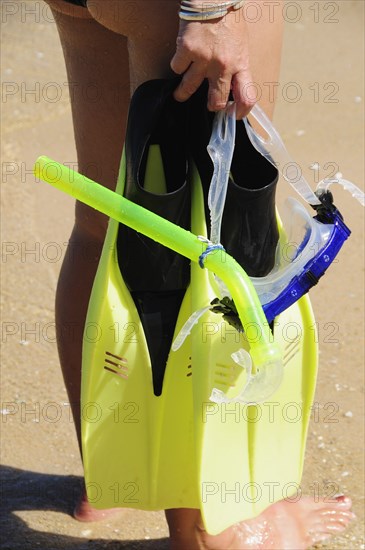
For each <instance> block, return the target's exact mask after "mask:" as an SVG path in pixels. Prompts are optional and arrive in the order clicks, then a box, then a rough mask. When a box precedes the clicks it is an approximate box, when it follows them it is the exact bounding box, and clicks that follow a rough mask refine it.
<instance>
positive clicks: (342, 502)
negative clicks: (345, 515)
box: [334, 495, 352, 510]
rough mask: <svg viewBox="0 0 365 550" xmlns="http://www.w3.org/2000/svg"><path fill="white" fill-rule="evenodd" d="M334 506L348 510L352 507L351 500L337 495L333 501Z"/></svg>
mask: <svg viewBox="0 0 365 550" xmlns="http://www.w3.org/2000/svg"><path fill="white" fill-rule="evenodd" d="M334 505H335V506H339V507H341V508H343V509H346V510H349V509H350V508H351V506H352V500H351V498H349V497H347V496H345V495H339V496H338V497H336V498H335V499H334Z"/></svg>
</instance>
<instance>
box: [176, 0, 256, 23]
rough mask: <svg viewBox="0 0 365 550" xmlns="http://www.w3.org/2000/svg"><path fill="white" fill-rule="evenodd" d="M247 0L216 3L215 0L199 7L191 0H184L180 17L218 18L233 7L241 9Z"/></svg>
mask: <svg viewBox="0 0 365 550" xmlns="http://www.w3.org/2000/svg"><path fill="white" fill-rule="evenodd" d="M244 1H245V0H229V1H228V2H221V3H219V4H215V3H213V2H204V3H202V4H201V5H200V6H199V7H198V6H197V4H195V3H194V2H192V1H191V0H182V1H181V4H180V10H179V17H180V19H184V20H185V21H205V20H207V19H217V18H219V17H224V16H225V15H227V13H228V12H229V10H230V9H231V8H232V9H233V10H234V11H236V10H239V9H240V8H241V7H242V6H243V4H244Z"/></svg>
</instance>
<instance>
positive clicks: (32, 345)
mask: <svg viewBox="0 0 365 550" xmlns="http://www.w3.org/2000/svg"><path fill="white" fill-rule="evenodd" d="M285 6H286V8H285V19H286V34H285V42H284V51H283V65H282V72H281V76H280V82H279V83H278V84H277V90H278V104H277V110H276V113H275V125H276V127H277V128H278V130H279V131H280V133H281V135H282V137H283V139H284V141H285V143H286V146H287V148H288V150H289V151H290V152H291V154H292V157H293V158H294V159H295V160H296V161H297V162H298V163H299V165H300V166H301V167H302V169H303V172H304V174H305V176H306V177H307V179H308V181H309V183H310V185H311V186H312V188H315V186H316V184H317V182H318V181H319V180H320V179H322V178H324V177H329V176H331V175H334V174H336V173H338V172H340V173H342V174H343V176H344V177H345V178H346V179H348V180H350V181H353V182H354V183H356V184H357V185H358V186H360V187H361V188H362V189H363V185H364V25H363V22H364V7H365V4H364V2H363V1H362V0H340V1H334V2H322V1H320V2H310V1H306V0H300V1H297V2H286V3H285ZM1 8H2V44H1V47H2V53H1V70H2V100H1V107H2V134H1V158H2V182H1V223H2V263H1V270H2V280H1V305H2V349H1V390H2V395H1V401H2V404H1V419H0V422H1V464H2V466H1V474H2V493H3V494H2V497H3V499H2V517H1V525H0V533H1V539H2V544H1V548H3V549H4V550H16V549H19V550H20V549H22V550H31V549H32V550H34V549H35V548H41V549H47V550H51V549H75V550H76V549H77V550H82V549H90V550H99V549H102V548H103V549H104V548H107V549H108V550H113V549H122V548H123V549H140V550H166V549H167V548H168V539H167V536H168V531H167V527H166V524H165V519H164V514H163V512H148V513H147V512H142V511H131V510H127V511H126V512H125V514H124V515H123V517H116V518H114V519H112V520H108V521H105V522H102V523H98V524H96V523H94V524H82V523H79V522H77V521H75V520H74V519H73V518H72V516H71V514H72V510H73V507H74V504H75V502H76V499H77V498H78V495H79V492H80V486H81V480H82V467H81V462H80V458H79V453H78V447H77V442H76V437H75V433H74V427H73V422H72V418H71V412H70V407H69V404H68V400H67V394H66V390H65V388H64V384H63V380H62V376H61V370H60V367H59V361H58V356H57V347H56V342H55V329H54V295H55V288H56V283H57V277H58V273H59V270H60V267H61V264H62V259H63V257H64V254H65V251H66V248H67V243H68V238H69V234H70V231H71V228H72V224H73V201H72V199H71V198H69V197H67V196H65V195H63V194H61V193H60V192H58V191H56V190H54V189H52V188H50V187H49V186H47V185H45V184H43V183H40V182H35V179H34V176H33V175H32V167H33V164H34V161H35V160H36V158H37V157H38V156H39V155H41V154H45V155H47V156H49V157H51V158H55V159H57V160H58V161H59V162H62V163H67V164H68V165H70V166H72V167H74V168H76V166H77V163H76V151H75V147H74V141H73V130H72V120H71V112H70V102H69V93H68V87H67V77H66V72H65V66H64V61H63V55H62V50H61V47H60V44H59V39H58V34H57V30H56V26H55V23H54V22H53V19H52V16H51V12H50V10H49V9H48V8H47V7H46V5H45V4H43V2H38V1H33V0H27V1H26V2H5V1H3V2H2V3H1ZM334 194H335V202H336V205H337V206H338V207H339V209H340V210H341V212H342V214H343V215H344V218H345V220H346V222H347V223H348V225H349V227H350V228H351V230H352V235H351V237H350V239H349V240H348V242H347V243H346V244H345V245H344V247H343V250H342V251H341V253H340V255H339V257H338V260H337V261H336V262H335V263H334V264H333V265H332V266H331V269H330V270H329V272H328V273H327V274H326V276H325V278H324V279H322V280H321V281H320V283H319V285H318V286H317V287H315V288H314V289H313V290H312V291H311V293H310V296H311V300H312V304H313V307H314V311H315V316H316V322H317V327H318V331H319V345H320V366H319V377H318V385H317V392H316V398H315V407H314V412H313V418H312V422H311V425H310V429H309V436H308V444H307V459H306V464H305V471H304V477H303V481H302V487H301V489H302V491H303V494H309V495H313V496H314V498H316V497H317V496H318V494H322V495H326V496H331V495H333V494H334V493H345V494H348V495H350V496H351V497H352V499H353V502H354V511H355V513H356V514H357V516H358V519H357V520H356V522H354V523H353V524H352V525H351V527H350V529H349V530H348V531H347V532H345V533H344V534H340V535H338V536H336V537H334V538H333V539H332V540H331V541H330V542H328V543H327V544H326V545H325V544H323V545H319V546H318V548H327V549H340V548H341V549H344V548H345V549H348V550H355V549H356V550H360V549H364V548H365V541H364V522H363V520H364V489H363V487H364V469H363V464H364V463H363V447H364V422H363V419H364V395H363V390H364V378H363V375H364V307H363V305H364V246H363V229H364V212H363V208H362V207H361V206H360V204H359V203H357V202H356V201H354V200H353V199H352V198H351V196H350V194H349V193H346V192H344V191H343V190H342V189H341V188H339V187H336V188H334ZM279 195H280V201H281V200H282V199H283V198H285V197H287V196H291V195H293V193H292V192H291V190H290V189H289V187H288V185H287V184H286V183H285V182H284V181H282V182H281V183H280V193H279ZM280 201H279V202H280ZM187 550H188V549H187Z"/></svg>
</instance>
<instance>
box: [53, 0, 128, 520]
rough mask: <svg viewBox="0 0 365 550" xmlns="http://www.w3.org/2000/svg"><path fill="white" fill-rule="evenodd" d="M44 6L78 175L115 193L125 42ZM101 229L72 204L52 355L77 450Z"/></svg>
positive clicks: (88, 20) (61, 7)
mask: <svg viewBox="0 0 365 550" xmlns="http://www.w3.org/2000/svg"><path fill="white" fill-rule="evenodd" d="M49 4H50V6H51V8H52V11H53V14H54V17H55V20H56V23H57V28H58V32H59V35H60V39H61V44H62V48H63V52H64V57H65V63H66V69H67V75H68V81H69V83H70V97H71V107H72V115H73V125H74V133H75V141H76V149H77V158H78V164H79V171H80V172H81V173H83V174H85V175H87V176H89V177H90V178H92V179H94V180H96V181H98V182H99V183H101V184H103V185H105V186H106V187H109V188H111V189H114V188H115V185H116V181H117V174H118V168H119V162H120V158H121V153H122V147H123V141H124V133H125V125H126V118H127V112H128V104H129V97H130V88H129V62H128V50H127V39H126V38H125V37H124V36H121V35H118V34H115V33H113V32H110V31H109V30H108V29H106V28H105V27H103V26H102V25H99V23H97V22H96V21H95V20H94V19H93V18H92V17H91V15H90V14H89V13H88V11H87V10H86V9H85V8H81V7H76V6H73V5H71V4H68V3H66V2H62V1H59V0H56V1H55V0H50V1H49ZM106 227H107V218H106V216H104V215H103V214H101V213H98V212H97V211H95V210H94V209H92V208H89V207H88V206H86V205H84V204H81V203H76V209H75V226H74V229H73V231H72V234H71V237H70V241H69V245H68V249H67V254H66V256H65V260H64V263H63V265H62V269H61V273H60V277H59V281H58V287H57V294H56V326H57V342H58V351H59V357H60V363H61V368H62V372H63V377H64V381H65V385H66V389H67V392H68V397H69V400H70V404H71V407H72V413H73V417H74V423H75V428H76V433H77V438H78V442H79V445H80V448H81V443H80V430H81V425H80V383H81V351H82V338H83V330H84V323H85V318H86V312H87V307H88V302H89V297H90V292H91V288H92V284H93V281H94V277H95V273H96V269H97V266H98V262H99V258H100V253H101V250H102V246H103V241H104V236H105V232H106ZM75 515H76V517H78V519H80V520H84V521H87V520H93V519H101V518H103V517H104V515H105V513H104V512H102V511H93V510H92V509H91V508H90V506H89V505H88V503H87V501H86V498H85V496H84V497H83V498H82V500H81V502H80V503H79V504H78V507H77V509H76V511H75Z"/></svg>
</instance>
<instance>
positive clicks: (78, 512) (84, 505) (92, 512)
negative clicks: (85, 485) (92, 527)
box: [73, 491, 123, 523]
mask: <svg viewBox="0 0 365 550" xmlns="http://www.w3.org/2000/svg"><path fill="white" fill-rule="evenodd" d="M122 512H123V508H108V509H106V510H98V509H97V508H93V507H92V506H91V504H90V503H89V501H88V500H87V496H86V491H83V493H82V495H81V498H80V500H79V501H78V503H77V504H76V506H75V509H74V512H73V517H74V518H75V519H77V521H82V522H85V523H88V522H92V521H103V520H104V519H109V518H112V517H113V516H117V515H120V514H121V513H122Z"/></svg>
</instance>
